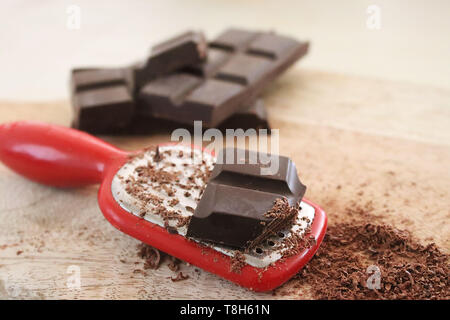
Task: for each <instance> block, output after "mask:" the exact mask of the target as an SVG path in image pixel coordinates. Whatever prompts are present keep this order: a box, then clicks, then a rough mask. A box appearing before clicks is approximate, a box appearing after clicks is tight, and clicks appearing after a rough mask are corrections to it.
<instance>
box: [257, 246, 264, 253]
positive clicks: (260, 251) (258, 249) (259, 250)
mask: <svg viewBox="0 0 450 320" xmlns="http://www.w3.org/2000/svg"><path fill="white" fill-rule="evenodd" d="M255 252H256V253H257V254H263V252H264V250H263V249H261V248H260V247H256V248H255Z"/></svg>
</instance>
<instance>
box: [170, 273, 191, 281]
mask: <svg viewBox="0 0 450 320" xmlns="http://www.w3.org/2000/svg"><path fill="white" fill-rule="evenodd" d="M186 279H189V276H188V275H184V274H183V273H182V272H178V275H177V276H176V278H170V280H172V281H173V282H177V281H182V280H186Z"/></svg>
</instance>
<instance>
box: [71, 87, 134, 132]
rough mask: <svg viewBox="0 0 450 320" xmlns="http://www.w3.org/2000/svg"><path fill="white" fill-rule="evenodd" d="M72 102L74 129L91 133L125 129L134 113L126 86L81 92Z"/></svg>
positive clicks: (132, 103)
mask: <svg viewBox="0 0 450 320" xmlns="http://www.w3.org/2000/svg"><path fill="white" fill-rule="evenodd" d="M72 100H73V111H74V114H73V121H72V127H74V128H77V129H80V130H84V131H87V132H91V133H97V132H102V131H110V130H113V129H114V128H121V127H125V126H126V125H128V124H129V122H130V121H131V119H132V116H133V112H134V102H133V99H132V97H131V96H130V92H129V91H128V88H127V87H126V86H125V85H115V86H112V87H105V88H97V89H91V90H85V91H81V92H79V93H76V94H75V96H74V97H73V99H72Z"/></svg>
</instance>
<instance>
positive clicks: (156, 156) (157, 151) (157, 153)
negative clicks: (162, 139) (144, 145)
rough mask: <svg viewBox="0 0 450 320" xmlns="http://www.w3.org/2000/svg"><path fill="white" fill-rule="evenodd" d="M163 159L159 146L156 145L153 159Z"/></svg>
mask: <svg viewBox="0 0 450 320" xmlns="http://www.w3.org/2000/svg"><path fill="white" fill-rule="evenodd" d="M161 159H162V156H161V153H160V152H159V146H156V151H155V155H154V156H153V161H155V162H160V161H161Z"/></svg>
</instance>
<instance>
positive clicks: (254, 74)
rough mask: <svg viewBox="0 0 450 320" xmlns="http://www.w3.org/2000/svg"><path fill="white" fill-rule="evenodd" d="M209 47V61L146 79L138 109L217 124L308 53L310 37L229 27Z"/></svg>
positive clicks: (186, 121) (183, 120)
mask: <svg viewBox="0 0 450 320" xmlns="http://www.w3.org/2000/svg"><path fill="white" fill-rule="evenodd" d="M209 47H210V50H209V52H211V56H210V57H208V59H207V60H206V61H205V62H203V63H201V64H196V65H193V66H189V67H188V68H184V69H183V70H181V71H177V73H173V74H170V75H166V76H162V77H159V78H158V79H155V80H153V81H150V82H149V83H147V84H146V85H145V86H144V87H143V88H142V89H141V90H140V92H139V96H138V99H139V104H138V109H137V112H138V113H139V114H143V115H146V116H151V117H155V118H162V119H167V120H174V121H177V122H179V123H184V124H191V125H192V123H193V121H195V120H201V121H203V126H205V127H216V126H217V125H219V124H220V123H221V122H223V121H224V120H226V119H228V118H229V117H230V116H232V115H233V114H235V113H236V112H240V111H243V110H244V108H243V106H246V105H247V106H248V105H250V104H252V103H253V102H254V101H255V99H256V98H257V96H258V95H259V94H260V93H261V92H262V90H263V89H264V88H265V87H266V86H267V84H268V83H269V82H271V81H273V80H274V79H275V78H276V77H277V76H279V75H280V74H281V73H282V72H284V70H286V69H287V68H288V67H289V66H290V65H292V64H293V63H294V62H295V61H297V60H298V59H300V58H301V57H302V56H304V55H305V54H306V52H307V50H308V43H307V42H299V41H296V40H294V39H291V38H288V37H284V36H280V35H276V34H273V33H263V32H251V31H245V30H237V29H231V30H228V31H226V32H224V33H223V34H222V35H220V36H219V37H218V38H217V39H216V40H214V41H212V42H211V43H210V44H209Z"/></svg>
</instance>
